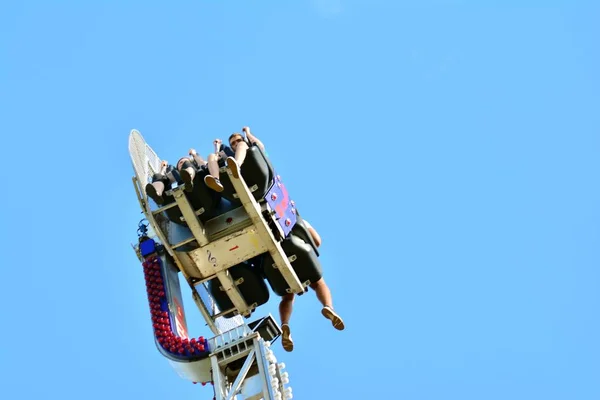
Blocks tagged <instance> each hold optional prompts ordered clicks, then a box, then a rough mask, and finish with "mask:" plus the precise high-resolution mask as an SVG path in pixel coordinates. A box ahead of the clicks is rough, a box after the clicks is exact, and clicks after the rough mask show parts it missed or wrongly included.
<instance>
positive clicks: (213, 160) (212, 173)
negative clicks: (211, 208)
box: [204, 153, 223, 192]
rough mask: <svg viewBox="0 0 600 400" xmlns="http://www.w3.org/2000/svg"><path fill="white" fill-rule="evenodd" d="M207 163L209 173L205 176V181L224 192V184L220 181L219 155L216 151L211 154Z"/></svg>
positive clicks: (210, 186)
mask: <svg viewBox="0 0 600 400" xmlns="http://www.w3.org/2000/svg"><path fill="white" fill-rule="evenodd" d="M207 165H208V173H209V175H206V176H205V177H204V183H206V186H208V187H209V188H211V189H212V190H215V191H217V192H222V191H223V185H221V182H220V181H219V156H218V155H216V154H215V153H211V154H209V155H208V161H207Z"/></svg>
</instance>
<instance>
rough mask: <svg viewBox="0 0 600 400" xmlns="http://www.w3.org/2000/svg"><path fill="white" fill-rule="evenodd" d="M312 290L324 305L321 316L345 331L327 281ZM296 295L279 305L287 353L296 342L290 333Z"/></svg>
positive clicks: (317, 241) (318, 239)
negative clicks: (335, 308) (335, 309)
mask: <svg viewBox="0 0 600 400" xmlns="http://www.w3.org/2000/svg"><path fill="white" fill-rule="evenodd" d="M304 224H305V226H306V228H307V229H308V231H309V232H310V235H311V236H312V238H313V240H314V242H315V245H316V246H317V247H319V246H321V236H320V235H319V233H318V232H317V231H316V230H315V228H313V227H312V225H310V223H309V222H308V221H307V220H306V219H305V220H304ZM310 288H311V289H313V290H314V291H315V293H316V295H317V299H319V301H320V302H321V304H322V305H323V308H322V309H321V314H323V316H324V317H325V318H327V319H328V320H330V321H331V324H332V325H333V327H334V328H335V329H337V330H340V331H341V330H344V328H345V325H344V321H343V320H342V318H341V317H340V316H339V315H338V314H337V313H336V312H335V311H334V310H333V300H332V298H331V291H330V290H329V287H328V286H327V284H326V283H325V279H324V278H321V279H319V280H318V281H317V282H315V283H312V284H311V285H310ZM294 297H295V295H294V293H287V294H285V295H284V296H283V297H282V298H281V302H280V303H279V317H280V318H281V330H282V336H281V344H282V346H283V348H284V350H285V351H292V350H294V341H293V340H292V334H291V332H290V325H289V322H290V318H291V316H292V305H293V304H294Z"/></svg>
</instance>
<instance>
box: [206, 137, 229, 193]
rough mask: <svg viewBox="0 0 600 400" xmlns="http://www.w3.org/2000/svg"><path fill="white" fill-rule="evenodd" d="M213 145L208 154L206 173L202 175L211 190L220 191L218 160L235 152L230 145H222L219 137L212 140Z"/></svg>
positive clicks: (221, 189) (221, 187)
mask: <svg viewBox="0 0 600 400" xmlns="http://www.w3.org/2000/svg"><path fill="white" fill-rule="evenodd" d="M213 145H214V146H215V152H214V153H211V154H209V155H208V162H207V167H208V175H206V176H205V177H204V183H205V184H206V186H208V187H209V188H211V189H212V190H214V191H217V192H222V191H223V185H222V184H221V182H220V181H219V161H221V160H222V159H225V158H226V157H231V156H235V153H234V152H233V150H232V149H231V147H229V146H226V145H224V144H223V141H222V140H221V139H215V140H213Z"/></svg>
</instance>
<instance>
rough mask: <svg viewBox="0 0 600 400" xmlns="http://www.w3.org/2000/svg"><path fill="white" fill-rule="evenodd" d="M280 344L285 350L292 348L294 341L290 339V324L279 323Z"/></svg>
mask: <svg viewBox="0 0 600 400" xmlns="http://www.w3.org/2000/svg"><path fill="white" fill-rule="evenodd" d="M281 330H282V332H283V333H282V334H281V344H282V345H283V349H284V350H285V351H292V350H294V341H293V340H292V334H291V332H290V326H289V325H288V324H284V325H281Z"/></svg>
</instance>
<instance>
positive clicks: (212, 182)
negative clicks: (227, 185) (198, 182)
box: [204, 175, 223, 192]
mask: <svg viewBox="0 0 600 400" xmlns="http://www.w3.org/2000/svg"><path fill="white" fill-rule="evenodd" d="M204 183H205V184H206V186H208V187H209V188H211V189H212V190H214V191H215V192H222V191H223V185H221V182H220V181H219V180H218V179H217V178H215V177H214V176H212V175H206V176H205V177H204Z"/></svg>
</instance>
